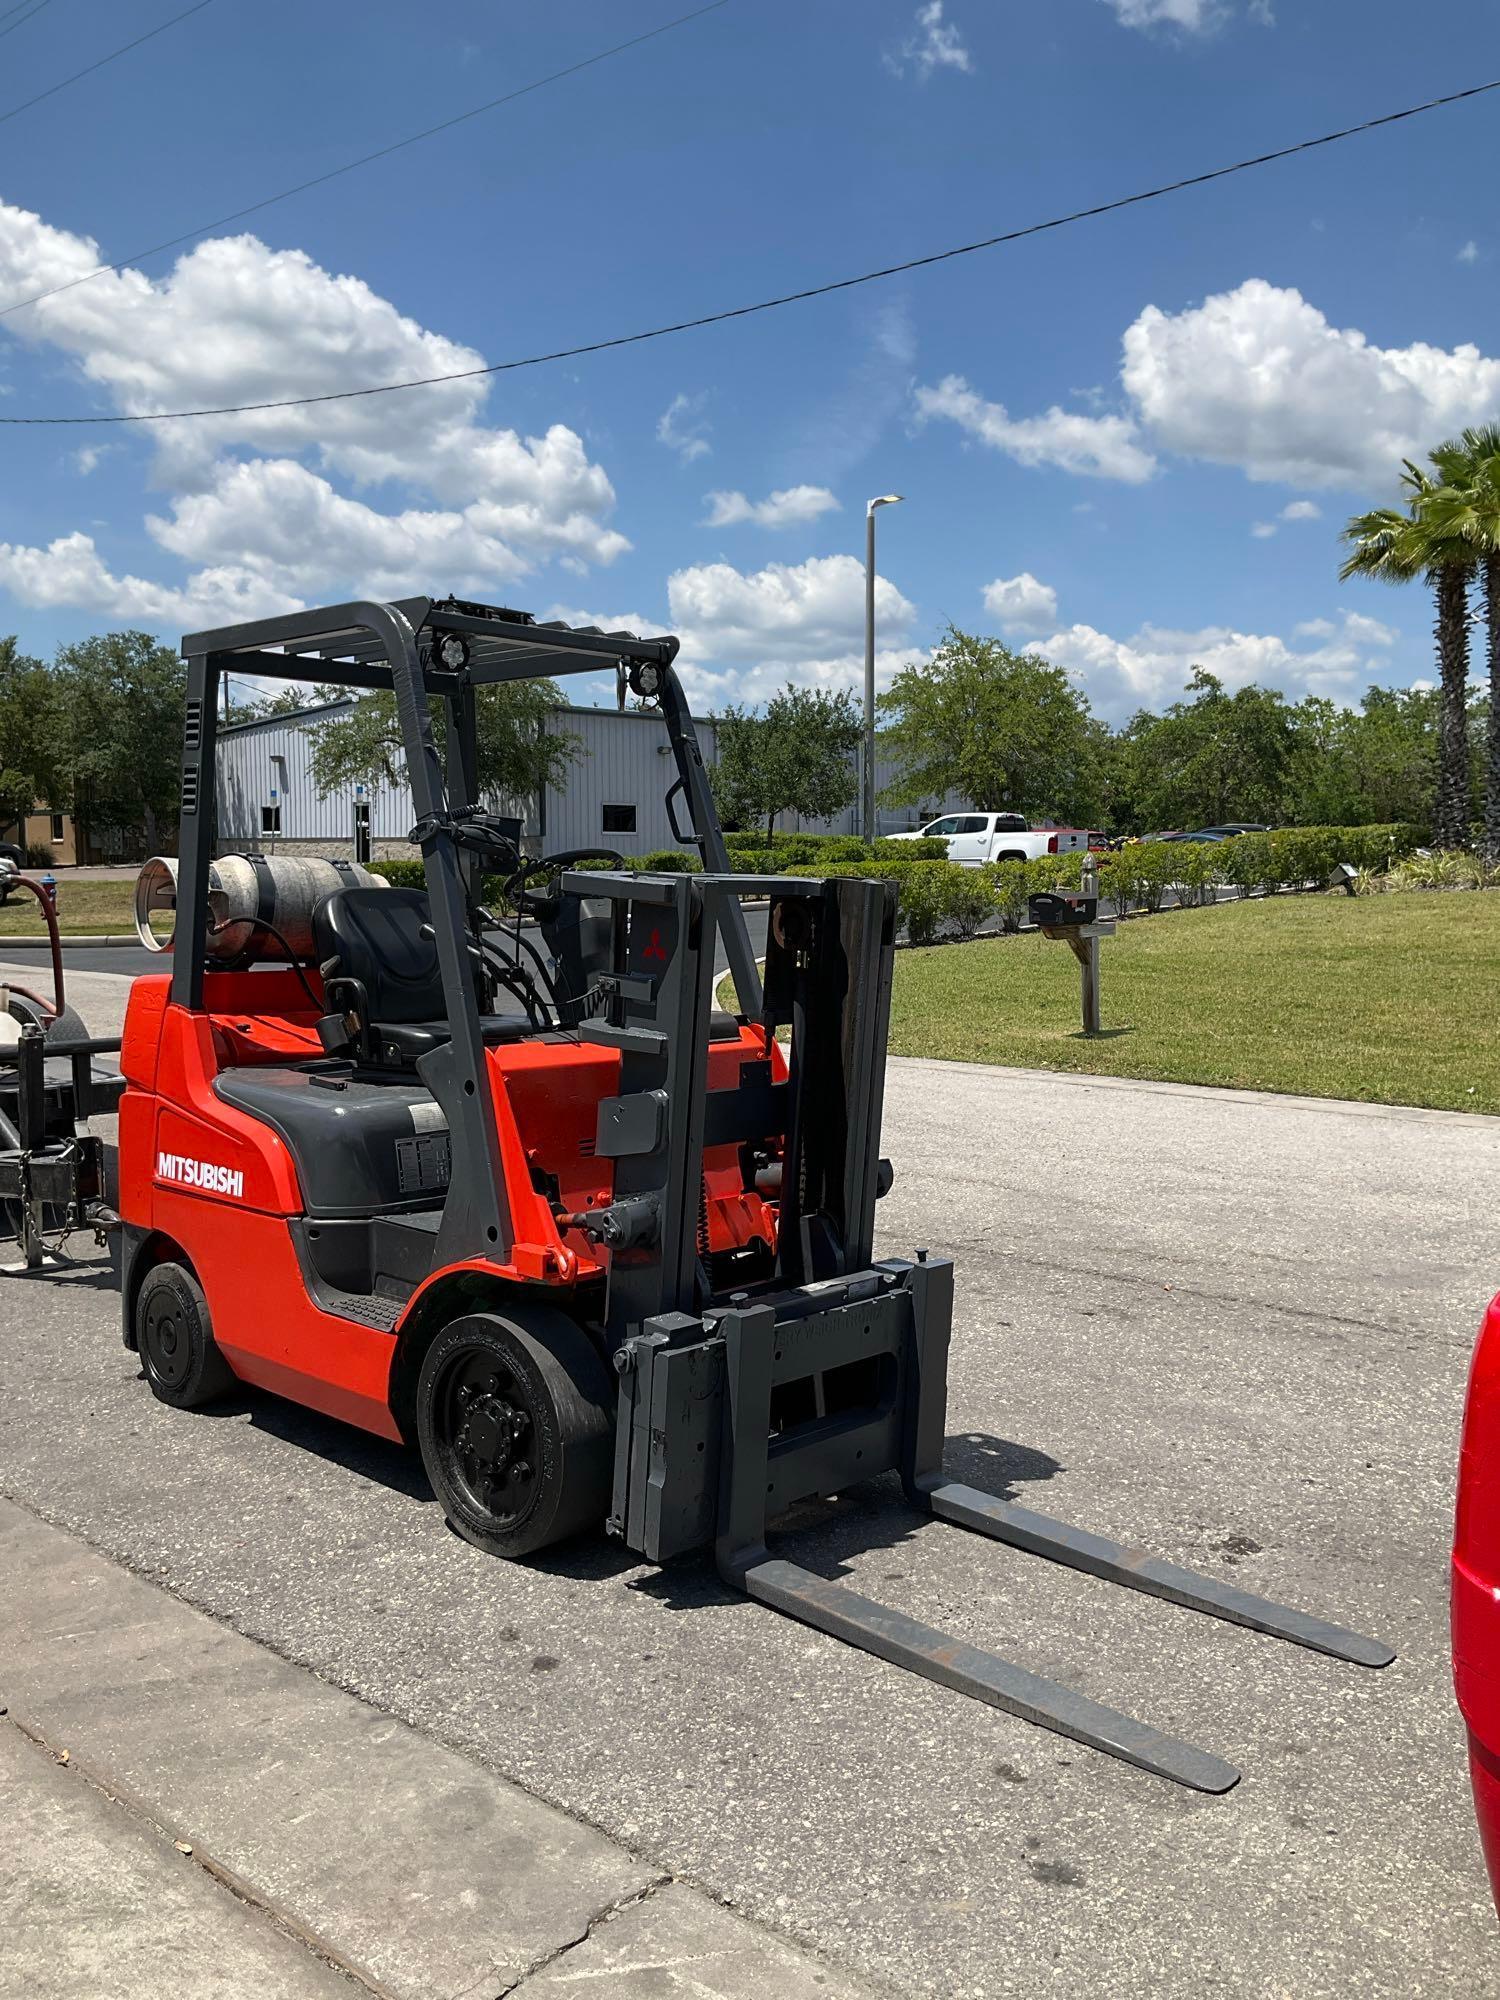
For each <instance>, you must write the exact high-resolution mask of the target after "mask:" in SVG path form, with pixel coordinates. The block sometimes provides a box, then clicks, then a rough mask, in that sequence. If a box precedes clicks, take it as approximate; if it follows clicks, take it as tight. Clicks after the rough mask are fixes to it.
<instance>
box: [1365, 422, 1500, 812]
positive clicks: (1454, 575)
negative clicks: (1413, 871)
mask: <svg viewBox="0 0 1500 2000" xmlns="http://www.w3.org/2000/svg"><path fill="white" fill-rule="evenodd" d="M1439 455H1440V456H1441V454H1439ZM1436 469H1437V470H1438V473H1439V477H1438V478H1437V479H1434V478H1433V477H1432V476H1431V475H1430V474H1429V473H1426V472H1424V471H1423V470H1422V468H1421V467H1420V466H1418V465H1413V464H1412V462H1411V460H1410V459H1408V460H1407V461H1406V464H1405V469H1404V471H1403V472H1402V475H1401V484H1402V487H1403V489H1404V491H1405V494H1406V511H1405V512H1404V513H1403V512H1402V511H1401V510H1400V509H1398V508H1395V507H1377V508H1374V509H1372V510H1371V511H1370V512H1369V513H1366V514H1356V515H1355V516H1354V517H1353V519H1352V520H1351V521H1350V522H1349V523H1348V525H1347V527H1346V528H1345V529H1344V534H1343V539H1344V540H1345V541H1346V542H1348V543H1349V544H1350V545H1351V547H1352V549H1353V554H1352V555H1351V556H1350V557H1349V558H1348V560H1347V561H1346V562H1345V563H1344V566H1343V568H1342V569H1341V570H1340V571H1339V576H1340V578H1341V579H1343V578H1346V577H1351V576H1371V577H1374V578H1376V579H1377V581H1379V582H1381V583H1410V582H1411V580H1412V579H1413V578H1414V577H1418V576H1425V577H1426V579H1427V581H1428V582H1429V583H1430V584H1431V585H1432V590H1433V595H1434V597H1435V599H1436V602H1437V627H1436V636H1437V653H1438V669H1439V677H1440V681H1441V687H1442V696H1441V702H1440V707H1439V716H1440V721H1439V739H1438V795H1437V813H1436V823H1435V825H1434V828H1433V831H1434V833H1435V835H1436V837H1437V842H1438V845H1439V846H1440V847H1463V846H1465V845H1466V844H1467V842H1468V838H1469V716H1468V699H1469V578H1470V576H1471V575H1472V574H1473V571H1474V568H1475V553H1474V549H1473V547H1472V546H1471V545H1470V544H1469V543H1468V542H1466V541H1465V540H1464V539H1463V537H1462V535H1460V534H1457V533H1455V532H1454V531H1453V530H1452V529H1451V528H1450V527H1449V525H1448V523H1447V521H1446V519H1445V517H1444V516H1443V515H1442V514H1439V515H1437V516H1436V517H1435V516H1434V515H1433V513H1432V511H1431V503H1432V500H1433V496H1434V495H1435V494H1437V493H1438V492H1439V491H1441V490H1442V486H1443V483H1444V482H1443V479H1442V473H1443V470H1444V466H1442V465H1439V466H1437V468H1436ZM1446 469H1447V470H1448V471H1456V470H1457V469H1458V465H1457V461H1456V460H1454V461H1449V462H1447V464H1446Z"/></svg>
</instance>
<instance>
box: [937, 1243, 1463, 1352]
mask: <svg viewBox="0 0 1500 2000" xmlns="http://www.w3.org/2000/svg"><path fill="white" fill-rule="evenodd" d="M992 1247H993V1246H992V1244H988V1243H986V1241H985V1239H984V1238H982V1237H978V1236H975V1237H971V1238H970V1239H969V1240H968V1241H967V1242H963V1243H958V1242H954V1243H951V1244H944V1245H942V1246H941V1248H942V1251H943V1254H944V1255H946V1254H947V1253H948V1252H949V1251H950V1250H951V1251H953V1252H955V1253H956V1254H957V1255H958V1256H965V1255H973V1254H974V1253H976V1252H978V1251H980V1250H988V1249H991V1248H992ZM1005 1255H1006V1258H1007V1260H1008V1261H1009V1262H1011V1263H1014V1264H1024V1265H1026V1266H1027V1267H1028V1269H1030V1270H1033V1271H1049V1272H1050V1271H1055V1272H1056V1273H1057V1274H1058V1275H1059V1276H1060V1277H1064V1278H1088V1279H1092V1280H1093V1281H1095V1282H1096V1283H1099V1284H1103V1285H1133V1286H1136V1287H1138V1288H1141V1289H1145V1290H1148V1291H1155V1292H1160V1291H1168V1292H1171V1293H1173V1294H1174V1296H1176V1297H1177V1298H1182V1299H1192V1300H1194V1301H1196V1302H1197V1303H1198V1304H1200V1305H1211V1306H1243V1307H1249V1308H1253V1309H1254V1310H1255V1311H1256V1312H1263V1313H1267V1314H1269V1315H1271V1316H1272V1317H1274V1318H1278V1319H1297V1320H1303V1319H1305V1320H1314V1321H1316V1322H1317V1323H1318V1324H1319V1325H1320V1326H1334V1327H1340V1328H1343V1329H1347V1330H1348V1331H1351V1332H1354V1333H1384V1334H1389V1335H1390V1336H1391V1337H1392V1339H1400V1338H1409V1337H1412V1336H1416V1337H1418V1338H1420V1339H1423V1340H1437V1341H1445V1337H1444V1336H1443V1335H1442V1334H1434V1333H1433V1332H1432V1330H1431V1329H1430V1328H1428V1327H1422V1326H1418V1325H1417V1324H1415V1322H1407V1321H1402V1320H1399V1319H1390V1320H1385V1319H1359V1318H1356V1317H1353V1316H1351V1315H1349V1314H1345V1313H1334V1312H1325V1311H1322V1310H1319V1309H1315V1308H1313V1307H1310V1306H1288V1305H1279V1304H1277V1303H1276V1302H1275V1301H1274V1300H1271V1299H1258V1298H1253V1297H1251V1296H1250V1295H1249V1294H1248V1293H1246V1292H1215V1291H1210V1290H1208V1288H1207V1287H1206V1286H1202V1285H1192V1284H1183V1283H1182V1282H1181V1281H1180V1280H1179V1279H1176V1278H1157V1277H1152V1276H1151V1275H1149V1274H1148V1273H1134V1272H1130V1271H1107V1270H1104V1269H1102V1268H1101V1267H1100V1266H1098V1265H1094V1264H1065V1263H1063V1262H1061V1260H1060V1259H1058V1258H1055V1257H1047V1258H1043V1257H1028V1256H1027V1255H1026V1254H1025V1252H1024V1251H1021V1250H1017V1249H1016V1248H1015V1247H1014V1246H1011V1247H1009V1248H1007V1250H1006V1252H1005ZM1445 1344H1446V1345H1449V1346H1451V1347H1454V1348H1456V1349H1459V1350H1461V1351H1462V1352H1464V1353H1467V1352H1468V1351H1469V1349H1470V1348H1471V1347H1472V1346H1473V1344H1474V1343H1473V1336H1472V1335H1471V1334H1468V1333H1465V1334H1464V1335H1463V1336H1462V1337H1459V1336H1457V1335H1454V1336H1452V1337H1450V1338H1447V1339H1446V1341H1445Z"/></svg>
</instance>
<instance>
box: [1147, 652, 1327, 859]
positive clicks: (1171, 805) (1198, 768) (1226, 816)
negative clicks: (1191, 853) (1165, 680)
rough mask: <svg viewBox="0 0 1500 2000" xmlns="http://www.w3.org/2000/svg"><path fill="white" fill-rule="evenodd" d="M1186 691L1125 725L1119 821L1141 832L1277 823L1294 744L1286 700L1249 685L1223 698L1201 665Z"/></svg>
mask: <svg viewBox="0 0 1500 2000" xmlns="http://www.w3.org/2000/svg"><path fill="white" fill-rule="evenodd" d="M1186 692H1187V696H1188V699H1187V700H1185V701H1176V702H1173V703H1172V705H1171V707H1170V708H1168V709H1167V711H1166V713H1165V714H1164V715H1151V714H1148V713H1141V714H1138V715H1136V716H1134V717H1133V718H1132V719H1131V721H1130V723H1129V724H1128V726H1127V727H1126V729H1125V731H1124V734H1123V737H1122V739H1121V742H1120V747H1119V753H1118V757H1119V775H1118V778H1117V783H1118V786H1119V788H1120V791H1121V794H1122V804H1123V805H1124V806H1125V812H1124V815H1123V816H1124V817H1126V818H1128V820H1129V821H1130V823H1131V824H1132V825H1133V826H1134V827H1135V828H1136V829H1137V830H1138V831H1140V832H1150V831H1152V830H1153V829H1154V828H1158V827H1181V828H1183V829H1185V830H1189V831H1190V830H1191V829H1192V828H1193V827H1197V826H1221V825H1223V824H1224V823H1225V822H1226V821H1234V820H1253V821H1265V822H1267V823H1268V824H1272V823H1276V822H1278V821H1280V820H1281V818H1282V817H1283V816H1284V810H1285V798H1286V793H1287V789H1288V782H1289V779H1290V776H1291V771H1292V766H1293V762H1294V757H1295V746H1296V731H1295V728H1294V724H1293V720H1292V711H1291V710H1290V708H1289V707H1288V705H1287V703H1286V701H1285V699H1284V698H1283V697H1282V696H1281V695H1280V694H1278V693H1276V692H1275V691H1274V690H1273V689H1270V688H1262V687H1256V686H1254V685H1251V686H1249V687H1243V688H1239V689H1238V690H1237V691H1236V692H1235V693H1234V694H1226V692H1225V690H1224V683H1223V682H1222V681H1221V680H1219V679H1218V678H1217V677H1216V676H1215V675H1213V674H1211V673H1209V672H1208V671H1207V670H1206V669H1205V668H1203V667H1194V669H1193V673H1192V678H1191V680H1190V681H1189V682H1188V685H1187V691H1186Z"/></svg>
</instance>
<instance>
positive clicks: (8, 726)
mask: <svg viewBox="0 0 1500 2000" xmlns="http://www.w3.org/2000/svg"><path fill="white" fill-rule="evenodd" d="M56 693H57V690H56V686H55V684H54V682H53V679H52V676H51V674H50V673H48V671H47V669H46V667H44V666H43V664H42V662H41V661H40V660H34V659H32V658H31V657H30V655H29V654H26V653H22V652H21V651H20V650H19V649H18V647H17V644H16V641H15V640H14V639H13V638H10V639H0V826H4V827H9V826H10V825H11V824H12V822H18V821H21V820H24V819H25V817H26V815H27V813H29V812H30V811H31V810H32V809H33V807H35V806H37V805H42V804H45V805H47V806H49V807H56V806H58V805H60V804H61V803H62V793H63V791H64V786H63V783H62V780H61V775H60V772H59V759H58V751H59V747H60V744H59V731H58V715H57V700H56Z"/></svg>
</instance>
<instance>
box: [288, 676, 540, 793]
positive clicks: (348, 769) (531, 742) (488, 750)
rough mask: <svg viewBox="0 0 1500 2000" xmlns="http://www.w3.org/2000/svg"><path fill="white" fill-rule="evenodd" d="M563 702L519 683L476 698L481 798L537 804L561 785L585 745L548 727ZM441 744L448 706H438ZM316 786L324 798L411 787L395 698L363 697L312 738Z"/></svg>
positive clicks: (532, 685)
mask: <svg viewBox="0 0 1500 2000" xmlns="http://www.w3.org/2000/svg"><path fill="white" fill-rule="evenodd" d="M561 702H562V695H561V693H560V692H559V690H558V688H557V685H556V683H555V682H553V681H545V680H544V681H513V682H507V683H502V684H501V685H499V686H495V687H482V688H479V689H477V690H476V691H475V700H474V720H475V735H476V741H477V764H478V773H479V791H480V796H481V797H483V798H487V799H496V798H499V799H514V800H517V801H528V802H529V801H532V800H535V799H536V798H538V797H539V796H540V795H541V793H542V792H543V791H544V790H545V789H546V787H547V786H548V785H557V784H561V782H562V780H563V778H564V777H565V775H566V773H567V769H568V766H569V765H570V764H571V763H572V762H573V760H574V758H575V757H576V756H577V755H578V750H579V739H578V737H576V736H573V735H559V734H556V733H554V732H552V731H550V730H549V729H548V728H547V717H548V715H549V713H550V712H551V710H553V709H555V708H557V707H559V706H560V705H561ZM432 706H433V714H434V718H435V723H434V726H435V729H436V731H437V735H438V740H439V743H440V744H441V743H442V742H443V739H444V736H445V733H446V726H447V709H446V704H444V703H442V702H438V701H434V703H433V705H432ZM312 776H313V783H314V784H315V785H316V786H317V788H318V791H319V792H320V793H321V794H322V796H323V797H324V798H326V797H327V796H328V794H329V793H330V792H334V791H338V790H340V789H341V788H342V787H343V786H345V785H353V784H356V783H363V784H367V785H371V786H375V785H382V784H384V785H399V784H402V783H404V782H405V751H404V749H403V746H402V740H401V725H400V721H399V719H398V717H397V714H396V698H395V696H394V695H393V694H391V693H389V692H387V691H385V690H381V691H380V692H378V693H376V694H368V695H364V696H362V697H361V698H360V700H359V702H358V703H357V704H356V706H355V707H354V708H353V709H352V710H351V711H350V713H349V714H348V715H342V716H339V717H338V718H337V719H336V720H334V721H332V722H325V723H323V724H321V725H320V726H319V727H318V729H317V732H316V734H315V736H314V738H313V752H312Z"/></svg>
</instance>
